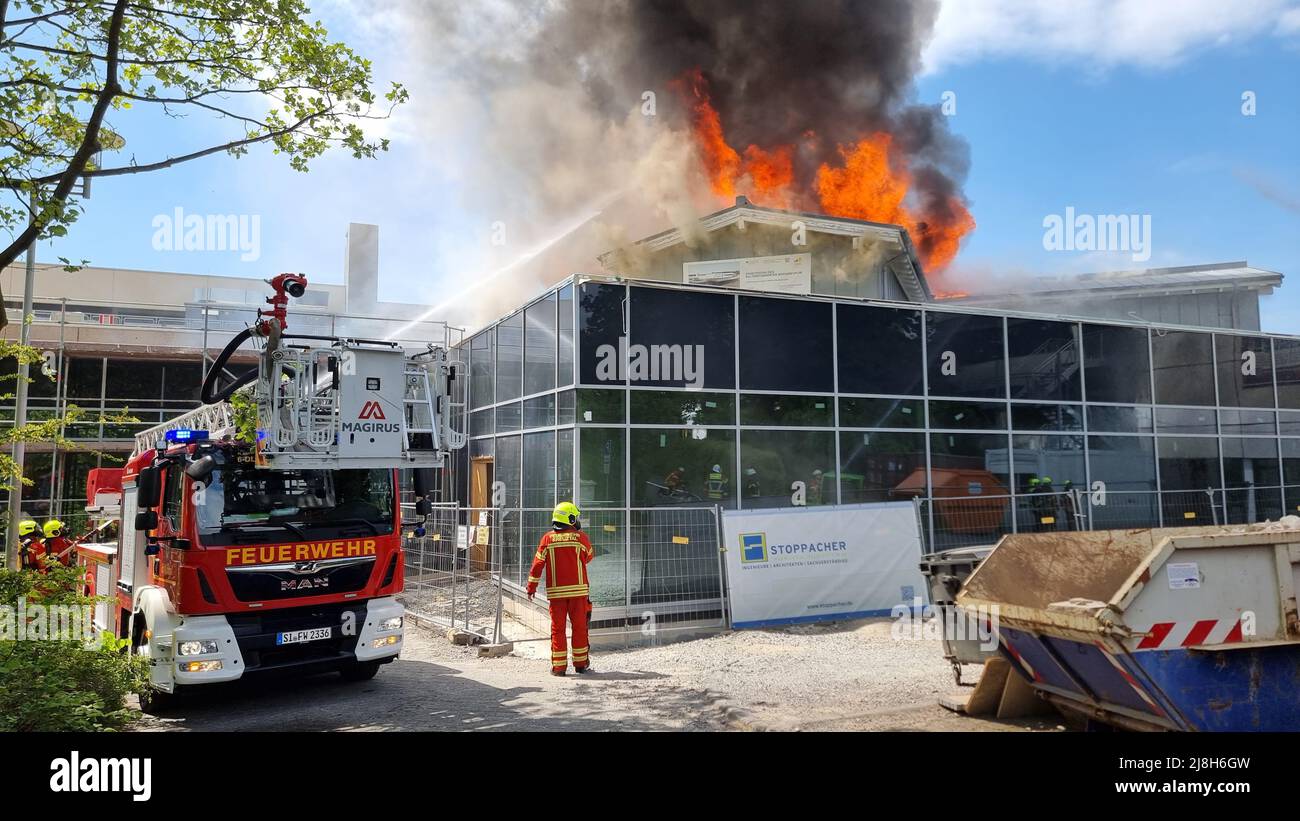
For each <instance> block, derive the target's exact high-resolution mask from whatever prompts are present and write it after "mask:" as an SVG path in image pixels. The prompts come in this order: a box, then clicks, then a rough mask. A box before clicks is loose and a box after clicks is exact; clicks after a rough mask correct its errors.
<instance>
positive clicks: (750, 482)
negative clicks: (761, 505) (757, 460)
mask: <svg viewBox="0 0 1300 821" xmlns="http://www.w3.org/2000/svg"><path fill="white" fill-rule="evenodd" d="M762 495H763V483H762V482H760V481H759V479H758V471H757V470H756V469H754V468H752V467H749V468H745V498H746V499H757V498H758V497H759V496H762Z"/></svg>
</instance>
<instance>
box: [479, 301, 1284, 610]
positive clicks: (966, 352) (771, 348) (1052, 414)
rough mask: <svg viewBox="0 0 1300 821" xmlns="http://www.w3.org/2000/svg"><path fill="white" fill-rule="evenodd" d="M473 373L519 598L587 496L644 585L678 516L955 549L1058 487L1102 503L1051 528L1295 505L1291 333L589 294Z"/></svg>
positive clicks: (546, 313) (518, 333)
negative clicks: (897, 530) (657, 516)
mask: <svg viewBox="0 0 1300 821" xmlns="http://www.w3.org/2000/svg"><path fill="white" fill-rule="evenodd" d="M460 353H461V357H462V360H468V365H469V373H470V384H469V396H468V407H469V425H468V427H469V433H470V436H471V439H470V444H469V447H468V448H467V449H466V451H465V452H464V453H463V454H461V460H460V469H459V470H458V471H457V474H458V476H457V479H456V482H457V485H458V487H457V494H458V495H459V496H460V498H461V499H462V500H463V501H465V502H466V503H468V504H469V505H470V506H472V507H486V506H489V501H490V500H489V494H490V489H491V488H492V487H494V486H495V487H496V488H497V489H498V491H499V493H500V494H501V496H500V500H501V501H502V502H503V503H502V504H501V505H499V507H502V508H504V509H505V511H504V515H503V518H502V520H501V523H500V527H501V528H502V533H501V540H502V543H503V544H504V545H505V546H506V556H505V557H504V562H505V565H506V568H507V576H508V577H511V576H513V577H514V578H515V580H516V581H520V580H521V579H522V576H523V575H524V574H526V569H527V568H526V564H527V560H528V557H529V555H530V554H531V550H532V546H533V545H534V544H535V543H536V541H537V539H538V538H539V537H540V535H541V533H542V532H544V530H545V528H546V527H547V526H548V524H549V515H548V514H547V511H548V510H549V508H550V507H551V506H552V505H553V504H554V503H555V502H556V501H557V500H562V499H568V498H571V497H576V498H575V501H576V502H577V503H578V505H579V507H580V508H582V509H583V511H584V515H585V517H586V521H587V529H588V531H589V532H591V533H592V535H593V537H594V539H595V541H596V543H597V552H598V555H600V554H601V553H607V554H613V555H616V556H622V557H623V561H622V564H623V566H624V567H631V566H633V564H634V562H632V561H630V560H628V556H630V555H633V554H635V552H636V551H637V549H638V546H637V544H636V536H635V535H634V534H635V531H636V526H637V517H638V515H640V513H641V512H643V511H646V510H657V509H660V508H666V507H673V506H676V507H704V506H712V505H714V504H719V505H722V506H723V507H724V508H736V507H742V508H749V507H754V508H772V507H782V506H790V505H796V504H803V505H836V504H853V503H861V502H876V501H890V500H900V499H913V498H916V497H920V498H921V499H923V500H925V501H924V502H923V504H922V505H921V507H920V510H921V512H922V515H923V518H924V526H925V528H926V529H927V531H928V533H927V535H928V536H929V541H930V543H932V544H938V545H939V546H947V545H949V544H958V543H991V542H992V541H994V540H996V538H997V536H998V535H1000V534H1001V533H1006V532H1013V531H1016V530H1024V529H1027V528H1029V527H1032V528H1034V529H1042V528H1043V527H1044V526H1045V525H1044V524H1043V522H1044V521H1045V518H1044V517H1043V516H1041V515H1039V514H1040V513H1041V505H1042V500H1041V498H1038V497H1037V496H1036V494H1035V493H1034V492H1032V489H1033V488H1034V485H1031V480H1035V479H1037V480H1045V479H1046V478H1047V477H1050V478H1051V481H1052V486H1051V487H1052V489H1053V490H1055V491H1058V492H1059V491H1063V490H1068V489H1071V488H1073V489H1080V490H1086V491H1087V495H1086V501H1087V511H1086V516H1085V517H1083V518H1081V517H1080V516H1077V515H1075V516H1071V515H1061V516H1057V517H1051V518H1053V519H1055V520H1056V521H1053V522H1051V523H1050V524H1049V525H1047V526H1051V527H1057V528H1068V527H1077V526H1085V527H1090V528H1094V529H1100V528H1104V527H1144V526H1146V527H1150V526H1161V525H1172V524H1180V525H1181V524H1208V523H1210V522H1211V521H1227V522H1240V521H1254V520H1263V519H1266V518H1273V519H1276V518H1277V517H1279V516H1281V515H1283V514H1284V513H1285V512H1287V511H1291V512H1295V511H1297V510H1300V339H1297V338H1293V337H1285V336H1278V335H1269V334H1262V333H1254V332H1249V333H1247V332H1236V331H1213V332H1211V331H1207V330H1189V329H1185V328H1180V327H1158V326H1148V325H1142V324H1134V323H1128V324H1123V323H1119V322H1107V321H1092V320H1072V319H1065V318H1061V317H1054V316H1039V315H1032V314H1026V313H1010V312H1005V313H1004V312H994V311H991V310H988V309H972V308H967V309H962V308H961V307H960V306H948V305H943V304H932V303H927V304H919V303H918V304H912V303H901V302H879V301H871V300H862V299H845V298H829V297H815V296H814V297H800V296H789V295H777V294H758V293H752V292H741V291H728V290H721V289H716V288H692V287H687V286H680V285H671V284H665V283H652V282H645V281H624V280H617V279H612V278H593V277H575V278H573V279H571V280H567V281H565V282H563V283H562V284H560V285H559V286H557V287H556V288H555V289H553V290H551V291H550V292H548V293H547V294H546V295H544V296H543V297H541V298H540V299H538V300H536V301H533V302H531V303H529V304H528V305H527V306H525V307H523V308H521V309H520V310H518V311H516V312H515V313H513V314H511V315H509V316H508V317H506V318H504V319H502V320H500V321H499V322H497V323H495V324H493V325H491V326H489V327H487V328H485V329H483V330H482V331H480V332H478V333H477V334H474V335H473V336H471V337H470V338H468V339H467V340H466V342H465V343H464V344H463V345H462V346H461V348H460ZM968 503H969V504H970V506H971V507H970V511H973V512H970V511H968V513H970V515H968V516H967V520H966V521H965V522H964V523H963V522H962V521H959V520H958V519H959V517H957V516H956V515H955V514H956V511H958V510H959V509H960V508H959V506H960V505H961V504H968ZM1076 513H1077V511H1076ZM974 520H978V523H975V524H972V521H974ZM1080 522H1083V524H1080ZM630 534H631V535H630ZM936 537H942V538H938V541H937V542H936V541H935V539H936ZM625 572H627V573H628V574H629V575H631V571H625ZM593 575H594V574H593ZM642 583H646V582H645V580H644V579H643V580H642ZM619 586H621V587H622V588H624V590H625V591H626V592H627V594H628V595H629V596H630V599H631V600H632V601H635V593H636V590H635V583H634V580H633V579H631V578H623V579H621V580H620V584H619ZM613 597H614V594H611V598H613ZM595 598H596V599H597V601H596V603H597V604H598V605H599V604H601V603H602V602H601V601H600V595H599V594H596V596H595ZM608 603H610V604H612V603H614V601H612V600H611V601H610V602H608Z"/></svg>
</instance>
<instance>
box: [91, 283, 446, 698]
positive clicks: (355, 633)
mask: <svg viewBox="0 0 1300 821" xmlns="http://www.w3.org/2000/svg"><path fill="white" fill-rule="evenodd" d="M271 285H272V287H273V288H274V289H275V295H274V296H273V297H271V298H269V299H268V300H267V302H268V303H270V304H271V305H272V306H273V309H272V310H271V311H269V312H267V313H266V314H265V315H263V314H262V313H261V312H259V320H258V322H257V323H256V325H254V326H253V327H252V328H249V329H247V330H245V331H243V332H241V333H240V334H239V335H237V336H236V337H235V338H234V339H233V340H231V343H230V344H228V345H227V346H226V348H225V350H223V351H222V353H221V355H220V356H218V357H217V360H216V361H215V362H214V364H213V365H212V367H211V371H210V372H209V374H208V376H207V378H205V380H204V384H203V389H202V398H203V400H204V402H205V403H208V404H205V405H204V406H202V407H199V408H197V409H195V410H194V411H191V412H189V413H187V414H185V415H183V416H181V417H178V418H176V419H173V420H171V421H170V422H166V423H164V424H162V425H159V426H157V427H154V428H151V429H149V430H146V431H143V432H141V433H139V434H137V436H136V448H135V451H134V453H133V455H132V456H131V458H130V459H129V461H128V462H127V464H126V466H125V468H124V469H123V470H122V472H121V476H120V481H121V490H120V504H121V513H120V516H121V521H122V523H123V527H122V532H121V537H120V540H119V544H118V546H117V550H116V551H108V552H107V553H105V552H103V551H100V553H101V554H104V555H108V556H109V561H111V564H112V566H111V576H110V575H109V573H110V571H109V570H107V569H106V570H104V571H102V572H103V574H104V580H105V583H107V582H109V580H110V578H116V580H117V581H116V589H117V603H118V606H117V607H116V608H114V611H115V612H114V613H113V615H112V618H111V621H112V625H111V627H112V628H115V629H116V631H117V633H118V635H119V636H120V637H122V638H125V639H129V640H130V641H131V643H132V649H133V652H136V653H138V654H140V655H141V656H144V657H145V658H146V659H148V662H149V672H150V681H151V684H152V685H153V687H152V691H151V693H150V694H149V696H148V697H147V698H146V699H144V701H145V705H144V706H145V707H146V709H152V708H156V707H159V706H161V705H162V703H164V702H165V701H166V700H168V699H170V697H171V696H172V695H174V694H176V693H177V692H178V691H179V690H182V689H185V688H188V687H191V686H193V685H201V684H207V683H212V682H224V681H231V680H234V679H240V678H243V677H246V676H263V675H270V674H276V673H284V672H314V671H322V670H337V671H339V672H341V673H342V675H343V676H344V678H346V679H349V680H365V679H368V678H371V677H373V676H374V675H375V673H376V672H377V671H378V669H379V667H380V666H381V665H383V664H385V663H387V662H391V661H393V660H394V659H395V658H397V655H398V653H399V652H400V650H401V648H402V639H403V612H404V611H403V608H402V605H401V604H400V603H399V602H398V601H397V598H396V596H397V594H398V593H400V592H401V590H402V583H403V553H402V533H401V527H402V519H401V511H400V506H399V482H398V476H399V474H398V470H397V469H398V468H402V467H407V468H420V469H423V468H430V467H438V466H441V465H442V463H443V459H444V458H445V457H446V456H447V454H448V452H449V451H450V450H453V449H456V448H459V447H462V446H463V445H464V434H463V433H461V432H458V431H455V430H453V429H452V428H451V426H450V419H451V418H452V416H453V410H454V409H458V408H459V407H460V405H459V404H457V403H453V402H452V401H451V394H450V389H451V386H452V384H453V380H454V379H455V378H456V376H457V371H456V368H457V366H456V365H455V363H451V362H448V361H447V358H446V352H445V351H444V350H443V349H441V348H435V347H434V346H432V345H430V346H429V348H428V350H427V351H422V352H420V353H416V354H414V355H408V354H407V353H406V352H405V351H404V350H403V349H402V348H401V347H399V346H398V345H396V344H395V343H391V342H387V341H372V340H358V339H345V338H323V337H319V336H295V335H292V334H289V333H286V328H287V322H286V320H285V306H286V305H287V303H288V298H289V297H299V296H301V295H302V294H303V292H304V291H305V288H306V279H305V278H304V277H302V276H301V275H300V274H281V275H279V276H277V277H275V279H273V280H271ZM249 339H253V340H254V341H255V342H260V343H261V344H262V345H263V348H262V353H261V359H260V362H259V367H258V368H257V370H256V371H253V372H251V373H250V374H249V375H246V376H244V377H241V378H240V379H237V380H235V381H234V382H233V383H232V384H230V385H227V386H226V387H224V388H218V387H217V380H218V379H219V378H220V374H222V373H224V372H225V365H226V363H227V361H228V360H229V358H230V356H231V354H232V353H233V352H234V351H235V349H236V348H238V347H239V345H240V344H241V343H243V342H244V341H246V340H249ZM250 384H251V388H246V387H245V386H248V385H250ZM240 390H244V391H245V392H246V393H247V392H250V391H251V396H250V400H251V403H252V404H253V405H254V406H255V407H256V422H255V425H254V426H249V425H247V424H240V425H237V424H236V414H235V412H234V410H233V408H232V407H231V405H230V404H229V402H228V401H227V400H229V399H230V397H231V396H232V395H233V394H234V393H235V392H236V391H240ZM416 474H417V495H418V496H421V497H422V496H423V494H422V493H421V492H420V491H421V490H422V488H420V484H421V483H420V479H421V478H422V474H421V471H420V470H417V471H416ZM110 478H111V479H112V480H113V481H116V480H117V477H110ZM92 495H93V496H99V495H100V494H92ZM416 510H417V513H419V514H421V515H427V513H428V510H429V503H428V502H427V501H426V500H424V499H423V498H420V500H419V501H418V503H417V507H416ZM418 532H420V531H419V530H418V529H417V533H418ZM101 557H102V556H101ZM98 572H101V571H99V570H96V573H98ZM96 587H97V588H100V589H98V590H97V592H98V594H100V595H102V594H103V593H104V592H106V591H105V590H103V589H102V588H101V586H100V585H96Z"/></svg>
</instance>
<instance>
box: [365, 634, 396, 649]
mask: <svg viewBox="0 0 1300 821" xmlns="http://www.w3.org/2000/svg"><path fill="white" fill-rule="evenodd" d="M401 640H402V639H401V637H400V636H381V637H380V638H377V639H372V640H371V642H370V646H371V647H373V648H375V649H376V650H378V649H379V648H380V647H391V646H392V645H394V644H397V643H398V642H399V641H401Z"/></svg>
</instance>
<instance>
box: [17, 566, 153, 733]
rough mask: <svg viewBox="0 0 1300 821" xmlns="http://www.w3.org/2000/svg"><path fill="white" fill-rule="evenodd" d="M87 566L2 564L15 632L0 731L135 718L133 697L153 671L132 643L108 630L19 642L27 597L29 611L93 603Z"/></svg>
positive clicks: (87, 727) (96, 726) (112, 726)
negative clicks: (17, 624) (91, 637)
mask: <svg viewBox="0 0 1300 821" xmlns="http://www.w3.org/2000/svg"><path fill="white" fill-rule="evenodd" d="M83 572H84V571H83V570H82V569H80V568H75V567H63V566H61V565H59V564H58V563H57V562H55V563H52V564H50V566H49V568H48V571H47V572H46V573H37V572H34V571H29V570H24V571H16V570H0V607H3V608H6V609H7V616H8V618H9V622H8V630H9V636H8V637H5V638H0V732H14V731H37V732H48V731H59V730H69V731H81V732H85V731H96V730H117V729H121V728H122V727H124V726H126V724H127V723H128V722H130V721H131V720H132V718H133V717H134V715H135V713H134V712H133V711H132V710H130V708H128V706H127V703H126V697H127V695H128V694H130V693H133V692H134V693H139V692H142V691H143V690H144V688H145V687H146V686H147V671H146V668H145V664H144V660H143V659H141V658H139V657H137V656H132V655H130V654H129V653H128V652H127V650H128V647H127V646H126V642H123V641H119V640H118V639H117V638H115V637H114V636H112V635H111V634H107V633H105V634H101V636H100V637H99V640H98V642H96V643H91V644H88V643H86V642H82V641H75V640H51V639H49V638H42V639H30V638H29V639H25V640H19V639H18V638H17V632H16V630H15V628H14V627H13V619H14V618H16V615H17V612H18V603H19V600H20V599H22V600H23V601H24V610H25V612H26V613H28V614H31V613H32V612H33V608H34V607H37V606H39V607H50V606H59V605H62V606H71V607H76V608H84V607H89V606H91V605H93V604H94V601H95V600H94V599H93V598H91V597H89V596H86V595H84V593H83V588H84V584H85V581H84V578H83V575H82V574H83ZM4 618H5V615H4V614H0V626H3V625H4ZM0 635H3V634H2V633H0Z"/></svg>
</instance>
